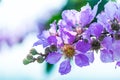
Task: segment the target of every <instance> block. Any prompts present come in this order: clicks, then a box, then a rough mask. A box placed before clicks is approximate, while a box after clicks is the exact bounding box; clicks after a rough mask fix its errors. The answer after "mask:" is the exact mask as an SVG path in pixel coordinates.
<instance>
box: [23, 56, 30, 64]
mask: <svg viewBox="0 0 120 80" xmlns="http://www.w3.org/2000/svg"><path fill="white" fill-rule="evenodd" d="M29 63H31V61H30V60H28V59H26V58H25V59H23V64H24V65H27V64H29Z"/></svg>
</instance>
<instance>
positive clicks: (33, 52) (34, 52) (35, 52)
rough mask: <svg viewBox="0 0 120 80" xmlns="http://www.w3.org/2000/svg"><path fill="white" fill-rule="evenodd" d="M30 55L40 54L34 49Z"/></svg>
mask: <svg viewBox="0 0 120 80" xmlns="http://www.w3.org/2000/svg"><path fill="white" fill-rule="evenodd" d="M30 54H32V55H36V54H38V52H37V51H36V50H35V49H34V48H32V49H31V50H30Z"/></svg>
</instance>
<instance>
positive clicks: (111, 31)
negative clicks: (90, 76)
mask: <svg viewBox="0 0 120 80" xmlns="http://www.w3.org/2000/svg"><path fill="white" fill-rule="evenodd" d="M104 8H105V10H104V11H103V12H101V13H100V14H99V15H98V16H97V20H98V22H99V23H100V24H101V25H103V27H104V32H103V33H104V36H105V38H104V40H103V43H106V44H105V45H107V46H108V47H107V50H106V51H103V52H106V54H105V53H101V59H103V58H105V57H106V58H108V57H110V54H111V60H112V59H113V60H114V61H117V63H116V65H118V66H120V5H118V4H117V3H115V2H112V1H109V2H108V3H107V4H105V6H104ZM106 36H107V37H106ZM102 61H103V62H104V60H102Z"/></svg>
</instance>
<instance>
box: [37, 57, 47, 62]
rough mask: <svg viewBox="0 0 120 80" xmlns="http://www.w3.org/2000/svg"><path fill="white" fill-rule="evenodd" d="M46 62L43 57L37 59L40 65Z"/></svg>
mask: <svg viewBox="0 0 120 80" xmlns="http://www.w3.org/2000/svg"><path fill="white" fill-rule="evenodd" d="M44 60H45V58H43V56H38V57H37V62H38V63H43V62H44Z"/></svg>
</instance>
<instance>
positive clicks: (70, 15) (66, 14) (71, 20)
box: [62, 10, 78, 26]
mask: <svg viewBox="0 0 120 80" xmlns="http://www.w3.org/2000/svg"><path fill="white" fill-rule="evenodd" d="M77 13H78V11H76V10H65V11H63V12H62V18H63V20H65V21H66V23H67V24H68V25H69V26H74V25H75V24H77V15H76V14H77Z"/></svg>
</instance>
